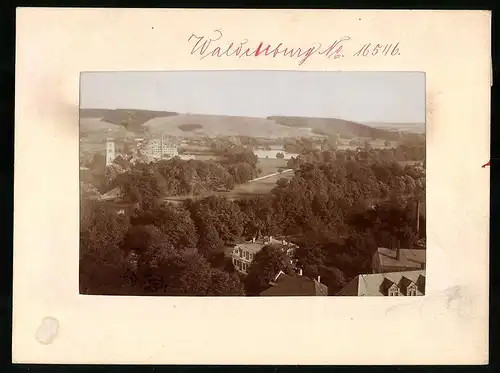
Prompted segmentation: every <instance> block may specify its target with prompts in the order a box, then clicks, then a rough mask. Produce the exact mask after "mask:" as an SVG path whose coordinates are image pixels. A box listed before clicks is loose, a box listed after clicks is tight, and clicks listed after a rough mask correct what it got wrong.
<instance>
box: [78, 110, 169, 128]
mask: <svg viewBox="0 0 500 373" xmlns="http://www.w3.org/2000/svg"><path fill="white" fill-rule="evenodd" d="M172 115H177V113H174V112H168V111H155V110H135V109H80V119H82V118H89V119H90V118H94V119H100V120H101V121H103V122H107V123H111V124H115V125H118V126H123V127H125V128H127V129H128V130H129V131H132V132H141V131H142V128H141V127H142V125H143V124H144V123H146V122H147V121H149V120H151V119H153V118H157V117H168V116H172Z"/></svg>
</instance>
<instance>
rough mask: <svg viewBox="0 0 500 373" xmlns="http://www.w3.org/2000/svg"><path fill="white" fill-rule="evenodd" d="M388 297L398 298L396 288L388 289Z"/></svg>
mask: <svg viewBox="0 0 500 373" xmlns="http://www.w3.org/2000/svg"><path fill="white" fill-rule="evenodd" d="M389 296H390V297H397V296H398V288H397V287H391V288H390V289H389Z"/></svg>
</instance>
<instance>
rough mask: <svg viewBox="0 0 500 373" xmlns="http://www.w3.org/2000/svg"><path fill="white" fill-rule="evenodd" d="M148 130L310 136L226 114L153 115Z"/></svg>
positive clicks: (303, 130)
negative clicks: (154, 116) (155, 116)
mask: <svg viewBox="0 0 500 373" xmlns="http://www.w3.org/2000/svg"><path fill="white" fill-rule="evenodd" d="M144 126H145V127H147V128H148V129H149V131H150V132H151V133H155V132H156V133H158V132H161V131H164V132H165V133H168V134H170V135H172V136H209V137H214V136H238V135H239V136H252V137H267V138H279V137H300V136H311V135H312V133H311V131H310V129H307V128H292V127H288V126H283V125H281V124H278V123H276V122H275V121H273V120H270V119H265V118H254V117H236V116H226V115H198V114H179V115H176V116H169V117H157V118H153V119H151V120H149V121H148V122H146V123H145V124H144Z"/></svg>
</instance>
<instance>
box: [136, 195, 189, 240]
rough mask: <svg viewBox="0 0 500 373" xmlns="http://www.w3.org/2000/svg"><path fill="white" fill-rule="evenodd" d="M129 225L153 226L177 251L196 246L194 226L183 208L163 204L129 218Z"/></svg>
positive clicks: (187, 212)
mask: <svg viewBox="0 0 500 373" xmlns="http://www.w3.org/2000/svg"><path fill="white" fill-rule="evenodd" d="M131 223H132V224H133V225H154V226H155V227H157V228H158V229H159V230H160V232H161V233H162V234H163V236H164V237H165V241H166V242H167V243H168V244H169V245H170V246H171V247H175V248H177V249H179V250H183V249H187V248H193V247H196V246H197V244H198V233H197V231H196V225H195V224H194V222H193V220H192V219H191V215H190V213H189V211H188V210H187V209H186V208H184V207H183V206H175V205H173V204H165V205H163V206H159V207H157V208H155V209H153V210H149V211H140V212H138V213H137V214H136V215H135V216H132V217H131Z"/></svg>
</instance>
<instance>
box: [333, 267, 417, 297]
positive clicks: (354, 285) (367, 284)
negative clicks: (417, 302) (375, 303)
mask: <svg viewBox="0 0 500 373" xmlns="http://www.w3.org/2000/svg"><path fill="white" fill-rule="evenodd" d="M410 282H413V283H415V284H416V285H417V286H418V287H419V288H420V290H421V292H422V293H424V288H425V271H406V272H391V273H374V274H363V275H358V276H356V278H354V279H353V280H352V281H351V282H349V283H348V284H347V285H346V286H345V287H344V288H343V289H342V290H341V291H339V292H338V293H337V295H342V296H348V295H353V296H363V295H364V296H374V295H386V294H384V292H385V290H387V289H388V288H389V287H390V286H391V285H392V284H397V285H398V286H400V287H406V286H408V284H409V283H410Z"/></svg>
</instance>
